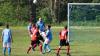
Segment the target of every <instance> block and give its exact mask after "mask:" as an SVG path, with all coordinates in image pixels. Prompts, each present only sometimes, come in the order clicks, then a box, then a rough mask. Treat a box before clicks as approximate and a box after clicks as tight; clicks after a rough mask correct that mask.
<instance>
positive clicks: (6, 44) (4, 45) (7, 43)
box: [3, 42, 11, 47]
mask: <svg viewBox="0 0 100 56" xmlns="http://www.w3.org/2000/svg"><path fill="white" fill-rule="evenodd" d="M3 47H11V42H4V43H3Z"/></svg>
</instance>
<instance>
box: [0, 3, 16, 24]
mask: <svg viewBox="0 0 100 56" xmlns="http://www.w3.org/2000/svg"><path fill="white" fill-rule="evenodd" d="M14 15H15V12H14V8H13V6H12V5H11V3H8V2H5V3H1V5H0V22H1V23H2V22H4V23H5V22H10V21H11V20H14Z"/></svg>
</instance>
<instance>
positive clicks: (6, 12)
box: [0, 0, 100, 24]
mask: <svg viewBox="0 0 100 56" xmlns="http://www.w3.org/2000/svg"><path fill="white" fill-rule="evenodd" d="M32 1H33V0H0V24H4V23H5V22H11V23H12V24H17V23H18V24H20V23H23V24H25V23H26V22H28V21H29V19H30V18H32V15H35V13H34V12H36V15H35V16H36V18H35V19H36V20H38V18H39V17H42V18H43V20H44V21H45V23H55V22H56V23H61V22H63V21H67V3H69V2H70V3H75V2H76V3H92V2H94V3H99V2H100V1H99V0H37V3H36V4H35V6H36V10H33V9H34V7H32V5H33V3H32ZM97 17H99V16H97Z"/></svg>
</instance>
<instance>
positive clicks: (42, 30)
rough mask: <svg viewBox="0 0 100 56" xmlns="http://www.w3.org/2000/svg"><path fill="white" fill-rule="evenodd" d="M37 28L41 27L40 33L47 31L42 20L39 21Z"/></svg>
mask: <svg viewBox="0 0 100 56" xmlns="http://www.w3.org/2000/svg"><path fill="white" fill-rule="evenodd" d="M36 26H37V27H39V31H40V32H44V31H45V24H44V22H43V20H42V18H41V17H40V18H39V21H37V23H36Z"/></svg>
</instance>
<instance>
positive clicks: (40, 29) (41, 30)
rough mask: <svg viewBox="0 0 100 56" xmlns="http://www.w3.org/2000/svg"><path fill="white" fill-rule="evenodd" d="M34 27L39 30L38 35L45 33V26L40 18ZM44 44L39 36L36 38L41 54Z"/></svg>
mask: <svg viewBox="0 0 100 56" xmlns="http://www.w3.org/2000/svg"><path fill="white" fill-rule="evenodd" d="M36 26H37V27H38V28H39V33H42V32H44V31H45V24H44V22H43V20H42V18H41V17H40V18H39V20H38V21H37V22H36ZM43 42H44V39H43V37H42V36H41V35H39V36H38V41H37V44H38V46H39V48H40V51H41V53H42V43H43Z"/></svg>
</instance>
